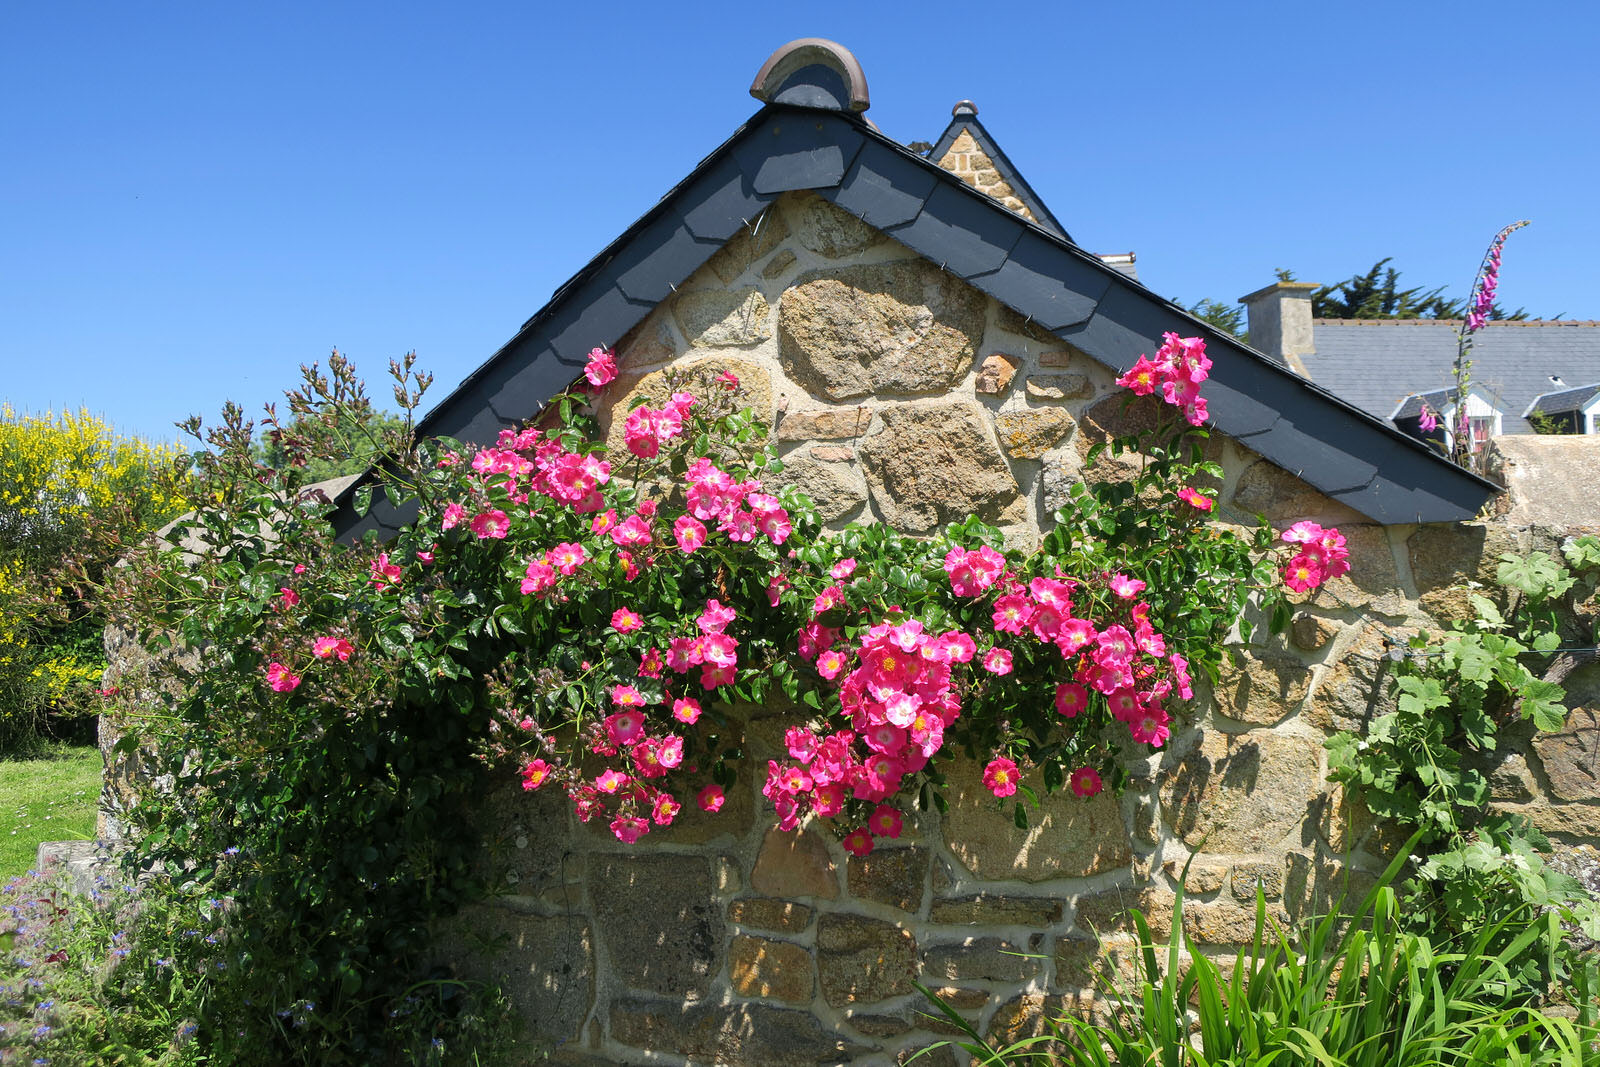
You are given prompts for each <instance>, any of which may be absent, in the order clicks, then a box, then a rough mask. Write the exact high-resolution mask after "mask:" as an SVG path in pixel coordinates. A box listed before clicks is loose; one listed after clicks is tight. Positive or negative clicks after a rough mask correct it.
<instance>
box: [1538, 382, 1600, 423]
mask: <svg viewBox="0 0 1600 1067" xmlns="http://www.w3.org/2000/svg"><path fill="white" fill-rule="evenodd" d="M1596 396H1600V382H1592V383H1590V384H1589V385H1580V386H1577V387H1575V388H1572V389H1558V390H1554V391H1552V392H1549V393H1541V394H1539V395H1538V396H1536V397H1534V398H1533V399H1532V400H1530V401H1529V402H1528V406H1527V408H1526V409H1525V410H1524V411H1523V412H1522V417H1523V418H1527V417H1528V416H1529V415H1531V414H1533V413H1534V412H1535V411H1538V412H1541V413H1543V414H1545V415H1563V414H1566V413H1567V412H1571V411H1582V410H1583V409H1584V408H1586V407H1588V406H1589V402H1590V401H1592V400H1593V399H1594V398H1595V397H1596Z"/></svg>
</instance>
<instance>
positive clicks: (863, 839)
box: [839, 826, 872, 856]
mask: <svg viewBox="0 0 1600 1067" xmlns="http://www.w3.org/2000/svg"><path fill="white" fill-rule="evenodd" d="M839 844H840V845H841V846H842V847H843V848H844V850H845V851H846V852H848V853H850V855H852V856H865V855H866V854H867V853H869V852H871V851H872V834H871V833H870V832H869V831H868V830H867V828H866V827H865V826H858V827H856V828H855V829H854V830H851V831H850V832H849V833H848V834H845V835H844V840H843V841H841V842H839Z"/></svg>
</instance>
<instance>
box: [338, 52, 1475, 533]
mask: <svg viewBox="0 0 1600 1067" xmlns="http://www.w3.org/2000/svg"><path fill="white" fill-rule="evenodd" d="M841 51H842V50H841ZM846 54H848V53H846ZM851 62H852V63H853V62H854V60H853V57H852V58H851ZM818 69H819V68H817V67H815V66H810V67H805V68H802V69H801V70H799V71H798V72H796V73H794V74H792V75H790V76H789V77H790V78H791V81H793V80H796V79H804V78H806V77H808V76H811V75H809V74H808V72H816V71H818ZM820 73H821V74H822V75H824V76H823V77H817V78H815V79H814V84H813V85H811V86H809V87H808V88H807V93H813V90H814V91H815V93H820V95H821V96H822V97H827V95H828V93H829V92H830V88H829V86H830V84H837V83H838V81H839V79H838V76H837V75H836V74H833V73H832V72H830V71H826V70H823V71H821V72H820ZM784 88H785V90H787V86H785V87H784ZM815 93H813V95H812V96H809V97H807V98H815ZM801 95H803V94H801ZM779 98H783V97H779V96H776V95H775V96H773V97H770V98H769V99H779ZM786 98H788V99H795V98H797V94H794V93H789V95H788V96H787V97H786ZM857 110H859V108H858V109H857ZM806 189H809V190H813V191H815V192H816V193H817V194H818V195H819V196H822V197H824V198H826V199H827V200H829V201H831V202H832V203H833V204H835V205H836V206H837V207H839V208H841V209H843V210H845V211H847V212H849V213H851V214H853V215H855V216H856V217H857V218H859V219H861V220H862V221H863V222H865V223H867V224H868V225H870V226H873V227H876V228H877V229H880V230H882V231H884V232H885V233H887V234H889V235H890V236H892V237H893V238H894V239H895V240H897V241H899V242H900V243H901V244H903V245H905V246H907V247H908V248H910V249H911V250H912V251H914V252H916V253H918V254H919V255H921V256H922V257H924V258H925V259H927V260H928V261H930V262H932V263H935V264H937V265H939V266H940V267H941V268H942V269H944V270H946V271H948V272H949V273H951V274H954V275H956V276H957V277H960V278H962V279H964V280H966V281H967V282H968V283H969V284H971V285H972V286H974V287H975V288H977V289H979V290H980V291H982V292H984V293H986V294H988V295H989V296H992V297H994V298H995V299H996V300H998V301H1000V302H1001V303H1003V304H1006V305H1008V306H1009V307H1011V308H1012V309H1013V310H1015V311H1016V312H1018V313H1019V314H1021V315H1024V316H1025V317H1027V318H1028V319H1029V320H1030V321H1032V322H1033V323H1035V324H1036V325H1038V326H1039V327H1042V328H1043V329H1045V330H1047V331H1050V332H1052V333H1054V334H1055V335H1056V336H1057V337H1059V338H1061V339H1062V340H1064V341H1067V342H1069V343H1070V344H1072V345H1073V346H1075V347H1076V348H1078V349H1079V350H1080V351H1082V352H1084V353H1086V354H1087V355H1088V356H1090V357H1091V358H1094V359H1096V360H1098V361H1100V362H1101V363H1103V364H1104V365H1106V366H1107V367H1109V368H1111V369H1112V370H1114V371H1116V372H1118V373H1120V372H1122V371H1124V370H1126V369H1127V368H1128V367H1130V366H1132V365H1133V363H1134V362H1135V361H1136V360H1137V359H1138V357H1139V356H1140V355H1141V354H1143V353H1149V352H1153V351H1154V350H1155V348H1156V347H1157V346H1158V345H1159V344H1160V339H1161V335H1162V333H1163V332H1166V331H1176V332H1179V333H1183V334H1188V335H1195V334H1198V335H1202V336H1204V337H1205V338H1206V340H1207V345H1208V352H1209V354H1210V356H1211V357H1212V359H1213V361H1214V366H1213V368H1212V372H1211V379H1210V381H1209V382H1208V383H1207V387H1206V395H1207V397H1208V401H1209V410H1210V414H1211V423H1212V425H1213V426H1214V427H1215V428H1216V429H1217V430H1218V431H1220V432H1222V433H1224V434H1227V435H1228V436H1230V437H1233V438H1234V439H1236V440H1238V441H1239V442H1241V443H1242V444H1244V445H1246V446H1248V447H1249V448H1251V449H1253V450H1255V451H1256V452H1258V453H1260V454H1261V455H1263V456H1265V457H1267V458H1268V459H1270V460H1272V461H1273V462H1274V463H1276V464H1278V465H1279V466H1280V467H1282V468H1283V469H1285V470H1287V471H1289V472H1291V473H1293V474H1296V475H1298V476H1299V477H1301V478H1302V479H1304V480H1305V481H1306V482H1308V483H1310V484H1311V485H1313V486H1315V487H1316V488H1318V489H1319V490H1321V491H1322V492H1323V493H1325V494H1327V495H1328V496H1330V497H1331V498H1333V499H1335V500H1338V501H1340V502H1342V503H1344V504H1346V505H1348V506H1350V507H1351V508H1353V509H1355V510H1356V511H1358V512H1360V513H1362V514H1364V515H1366V516H1368V517H1370V518H1372V519H1374V520H1375V521H1378V522H1381V523H1410V522H1443V521H1454V520H1459V519H1465V518H1470V517H1471V516H1473V515H1474V514H1476V513H1477V512H1478V511H1479V509H1480V508H1481V507H1482V506H1483V504H1484V503H1485V502H1486V501H1487V500H1488V498H1489V497H1490V496H1491V495H1492V494H1493V493H1494V492H1495V491H1496V489H1497V487H1496V486H1495V485H1494V484H1493V483H1492V482H1488V481H1486V480H1485V479H1482V478H1480V477H1478V476H1476V475H1473V474H1471V473H1469V472H1467V471H1464V470H1462V469H1460V468H1458V467H1456V466H1454V465H1453V464H1450V463H1449V462H1447V461H1445V460H1443V459H1441V458H1440V457H1439V456H1437V455H1436V454H1435V453H1433V452H1432V451H1431V450H1429V449H1428V448H1427V447H1426V446H1424V445H1423V444H1422V443H1421V442H1419V441H1416V440H1414V439H1413V438H1411V437H1408V436H1406V435H1405V434H1402V433H1400V432H1399V431H1398V430H1397V429H1395V427H1394V426H1393V425H1392V424H1390V423H1388V422H1386V421H1380V420H1379V419H1377V418H1373V417H1371V416H1370V415H1368V414H1366V413H1364V412H1362V411H1360V410H1358V409H1357V408H1355V407H1353V406H1351V404H1350V403H1349V402H1347V401H1346V400H1344V399H1342V398H1341V397H1339V396H1338V395H1336V393H1334V392H1332V391H1330V390H1329V389H1327V388H1325V387H1324V386H1323V385H1321V384H1320V383H1316V382H1310V381H1307V380H1306V379H1304V378H1302V377H1301V376H1300V375H1298V374H1296V373H1294V372H1293V371H1291V370H1289V369H1288V368H1287V367H1285V366H1284V365H1282V364H1281V363H1279V362H1276V361H1274V360H1273V359H1271V358H1269V357H1267V356H1265V355H1263V354H1261V353H1259V352H1257V351H1255V350H1253V349H1251V348H1248V347H1246V346H1244V345H1242V344H1240V343H1239V342H1237V341H1236V340H1234V339H1233V338H1232V337H1230V336H1228V335H1225V334H1222V333H1219V332H1218V331H1216V330H1215V329H1213V328H1211V327H1210V326H1208V325H1207V324H1205V323H1203V322H1201V321H1200V320H1198V319H1196V318H1194V317H1193V316H1192V315H1190V314H1189V313H1188V312H1186V311H1184V310H1183V309H1182V308H1180V307H1178V306H1177V305H1176V304H1173V303H1171V302H1170V301H1168V300H1166V299H1163V298H1162V297H1160V296H1157V295H1156V294H1155V293H1153V292H1151V291H1150V290H1148V289H1146V288H1144V287H1143V286H1142V285H1140V284H1139V283H1138V282H1136V281H1134V280H1132V279H1130V278H1127V277H1125V276H1123V275H1122V274H1121V273H1120V272H1118V271H1117V270H1116V269H1114V268H1112V267H1110V266H1108V265H1106V264H1105V263H1102V262H1101V261H1100V260H1099V259H1098V258H1097V257H1095V256H1093V255H1091V254H1090V253H1087V252H1085V251H1083V250H1082V249H1080V248H1078V247H1077V246H1076V245H1074V244H1073V243H1072V242H1071V241H1069V240H1067V239H1066V238H1065V237H1064V236H1062V235H1061V234H1059V233H1056V232H1053V231H1051V230H1049V229H1046V228H1045V227H1043V226H1039V225H1035V224H1033V223H1030V222H1028V221H1027V220H1026V219H1023V218H1022V217H1020V216H1018V215H1015V214H1013V213H1012V212H1011V211H1009V210H1007V209H1006V208H1005V207H1004V206H1002V205H1001V204H1000V203H999V202H998V201H996V200H993V199H991V198H990V197H988V196H986V195H984V194H983V193H980V192H978V191H977V190H975V189H971V188H969V187H967V186H966V185H965V184H963V183H962V182H961V181H960V180H959V179H958V178H956V177H955V176H953V175H951V174H949V173H948V172H946V171H944V170H942V169H940V168H939V167H938V166H936V165H935V164H934V163H932V162H930V161H929V160H927V159H924V158H923V157H921V156H920V155H918V154H917V153H915V152H912V151H911V150H909V149H907V148H906V147H904V146H903V145H901V144H899V143H897V142H895V141H893V140H890V139H889V138H887V137H885V136H883V135H882V134H880V133H879V132H878V131H877V130H876V129H875V128H873V127H872V125H871V124H870V123H868V122H867V121H866V120H865V118H864V116H861V115H859V114H857V113H855V111H852V110H851V109H850V104H849V102H847V101H844V100H836V101H835V103H834V106H821V107H818V106H810V107H797V106H792V105H785V104H780V103H769V104H767V105H766V106H764V107H762V108H761V110H759V111H757V112H756V113H755V115H753V116H752V117H751V118H750V119H749V121H747V122H746V123H745V124H744V125H743V126H741V127H739V129H737V130H735V131H734V133H733V136H732V137H730V138H729V139H728V140H727V141H726V142H724V143H723V144H722V145H721V146H720V147H718V148H717V149H716V150H715V151H713V152H712V153H711V154H710V155H708V156H707V157H706V158H705V159H704V160H702V161H701V162H700V164H699V165H698V166H696V167H695V168H694V169H693V170H692V171H691V172H690V173H689V174H688V176H687V177H685V178H684V179H683V181H681V182H680V183H679V184H678V185H677V186H676V187H674V188H673V189H672V190H671V191H669V192H668V193H667V194H666V195H665V196H664V197H662V199H661V200H660V201H659V202H658V203H657V204H656V205H655V206H654V207H652V208H651V209H650V210H649V211H648V212H647V213H646V214H645V215H644V216H643V217H642V218H640V219H639V220H638V221H637V222H635V223H634V224H633V225H632V226H630V227H629V228H628V229H627V230H626V231H625V232H624V233H623V234H622V235H621V236H619V237H618V238H617V239H616V240H615V241H613V242H612V243H611V244H610V245H609V246H607V247H606V248H605V249H604V250H602V251H601V252H600V254H599V255H598V256H596V257H595V258H594V259H593V260H592V261H591V262H590V263H589V264H588V265H586V266H585V267H584V268H583V269H582V270H580V271H579V272H578V273H577V274H575V275H573V277H572V278H571V279H569V280H568V281H567V282H566V283H564V284H563V285H562V286H561V287H560V288H559V289H557V290H556V292H555V294H554V295H553V296H552V297H551V299H550V301H549V303H547V304H546V305H545V306H544V307H543V308H542V309H541V310H540V311H539V312H538V313H537V314H535V315H534V316H533V317H532V318H530V319H529V320H528V321H527V322H526V323H525V324H524V325H523V327H522V329H521V330H520V331H519V332H518V333H517V335H516V336H515V337H513V338H512V339H511V340H510V341H509V342H507V343H506V344H505V345H504V346H503V347H502V348H501V349H500V350H499V351H498V352H496V353H495V354H494V355H493V356H491V357H490V358H489V359H488V360H487V361H486V362H485V363H484V364H483V365H482V366H481V367H479V368H478V369H477V370H476V371H474V372H473V373H472V374H470V375H469V376H468V377H467V378H466V379H465V380H464V381H463V382H462V383H461V384H460V385H459V386H458V387H457V388H456V389H455V390H454V391H453V392H452V393H450V395H449V396H447V397H446V398H445V399H444V400H443V401H441V402H440V403H439V405H438V406H437V407H436V408H434V409H433V410H432V411H431V412H430V413H429V414H428V415H427V416H426V417H425V418H424V419H423V420H422V421H421V423H420V424H419V426H418V432H419V433H420V434H422V435H425V436H447V437H454V438H456V439H458V440H462V441H468V442H478V443H483V442H489V441H492V440H494V438H495V436H496V435H497V434H498V432H499V431H500V430H501V429H503V428H506V427H510V426H514V425H517V424H519V423H520V422H522V421H523V420H526V419H528V418H530V417H532V416H533V415H535V414H537V413H538V412H539V411H540V410H541V409H542V407H543V406H544V404H545V403H546V401H548V400H549V399H550V398H551V397H552V396H554V395H555V394H557V393H559V392H560V391H561V390H562V389H564V388H566V387H567V386H568V385H569V384H571V383H572V382H573V380H574V379H576V378H577V377H578V375H579V374H580V373H581V370H582V367H583V364H584V361H585V357H586V355H587V353H588V352H589V350H590V349H591V348H593V347H594V346H596V345H613V344H615V343H616V342H617V341H618V340H619V339H621V338H622V337H623V335H625V334H626V333H627V332H628V330H629V329H631V328H632V327H633V326H634V325H636V324H637V323H638V322H640V321H641V320H642V319H643V318H644V317H645V316H646V315H647V314H649V312H650V311H651V310H652V309H653V308H654V307H655V306H656V305H657V304H659V303H660V302H661V301H663V300H665V299H666V298H667V297H668V296H669V295H670V294H671V293H672V291H673V287H674V286H675V285H676V284H677V283H679V282H681V281H683V280H684V279H685V278H687V277H688V276H689V275H690V274H692V273H693V272H694V271H695V270H696V269H698V268H699V267H700V266H701V265H702V264H703V263H705V262H706V260H708V259H709V258H710V257H711V256H712V254H713V253H715V252H716V251H717V250H718V249H719V248H720V247H721V246H722V245H723V243H724V242H726V241H727V240H728V239H729V238H731V237H732V236H734V234H736V233H737V232H738V230H739V229H740V228H741V227H743V226H745V225H747V224H748V223H749V222H750V221H751V220H753V219H755V218H756V217H757V216H758V215H760V214H761V212H762V211H763V210H764V209H765V208H766V207H767V206H768V205H769V204H771V203H772V202H773V201H774V200H776V199H777V198H778V197H779V196H781V195H782V194H783V193H785V192H789V191H793V190H806ZM354 493H355V490H354V489H351V490H349V491H347V492H345V493H344V494H342V495H341V497H340V498H339V501H338V502H337V503H338V504H339V509H338V511H337V512H336V514H335V516H334V521H335V524H336V526H337V528H338V529H339V530H340V531H341V534H342V535H343V536H345V537H347V538H353V537H359V536H360V535H362V534H363V533H365V532H366V531H369V530H380V531H381V530H386V529H387V530H392V529H395V528H397V527H398V526H399V525H401V524H402V523H404V522H405V521H406V520H407V519H408V518H409V517H410V516H409V515H407V514H406V513H405V512H404V511H397V510H395V509H394V508H392V507H391V506H390V505H389V504H388V503H387V501H385V500H382V499H379V500H375V501H374V502H373V504H372V507H371V509H370V510H369V511H368V512H367V514H366V515H365V516H357V515H356V514H355V512H354V510H353V508H352V506H351V505H352V499H353V497H354Z"/></svg>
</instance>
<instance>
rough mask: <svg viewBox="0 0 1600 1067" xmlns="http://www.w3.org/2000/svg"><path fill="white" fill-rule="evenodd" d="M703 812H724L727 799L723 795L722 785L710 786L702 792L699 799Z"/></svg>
mask: <svg viewBox="0 0 1600 1067" xmlns="http://www.w3.org/2000/svg"><path fill="white" fill-rule="evenodd" d="M697 799H698V801H699V804H700V810H701V811H709V812H712V813H716V812H719V811H721V810H722V805H723V802H724V801H725V800H726V799H727V798H726V797H725V796H724V795H723V793H722V787H721V786H720V785H708V786H706V787H705V788H704V789H702V790H700V795H699V797H698V798H697Z"/></svg>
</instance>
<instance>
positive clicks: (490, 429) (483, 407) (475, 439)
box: [429, 364, 560, 445]
mask: <svg viewBox="0 0 1600 1067" xmlns="http://www.w3.org/2000/svg"><path fill="white" fill-rule="evenodd" d="M557 366H560V364H557ZM475 399H476V400H477V401H478V402H477V403H476V404H474V405H472V406H470V407H465V406H464V407H463V408H462V409H461V410H460V411H459V412H456V413H455V414H456V416H457V417H455V418H453V419H450V420H449V421H448V422H445V421H444V420H441V423H440V425H438V426H435V427H432V428H430V430H429V432H430V433H433V434H436V435H438V436H441V437H454V438H455V439H456V440H457V441H460V442H462V443H463V444H471V445H492V444H494V439H495V438H496V437H498V436H499V435H500V431H501V430H504V429H505V428H507V427H508V426H510V425H511V420H509V419H503V418H501V417H500V416H499V415H498V414H496V413H495V410H494V409H493V408H491V407H490V406H489V403H488V400H487V398H486V397H485V396H484V395H483V394H481V393H480V394H479V395H478V396H477V397H476V398H475Z"/></svg>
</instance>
